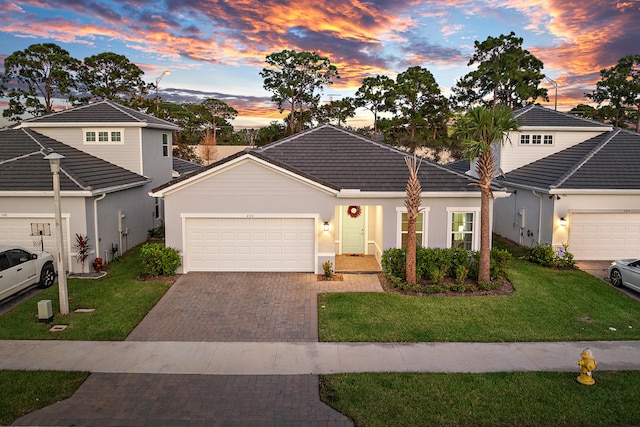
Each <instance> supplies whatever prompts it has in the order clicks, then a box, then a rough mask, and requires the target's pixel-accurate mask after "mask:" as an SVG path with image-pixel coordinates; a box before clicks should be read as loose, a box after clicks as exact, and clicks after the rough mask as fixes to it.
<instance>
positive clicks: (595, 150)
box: [549, 129, 620, 188]
mask: <svg viewBox="0 0 640 427" xmlns="http://www.w3.org/2000/svg"><path fill="white" fill-rule="evenodd" d="M619 133H620V129H616V130H613V131H611V135H609V137H608V138H607V139H605V140H604V141H602V142H601V143H599V144H596V146H595V147H594V148H593V149H592V150H591V151H590V152H589V153H588V154H587V155H586V156H584V157H583V158H582V161H581V162H580V163H578V164H576V165H575V166H574V167H573V168H571V169H570V170H568V171H567V172H566V173H565V174H564V175H562V176H561V177H560V178H559V179H558V180H557V181H556V184H555V185H550V186H549V187H550V188H557V187H560V186H561V185H562V184H564V183H565V181H566V180H568V179H569V178H570V177H571V176H572V175H573V174H575V173H576V172H577V171H578V170H580V168H581V167H582V166H583V165H584V164H585V163H587V162H588V161H589V160H591V159H592V158H593V156H595V155H596V154H597V153H598V152H599V151H600V150H602V149H603V148H604V146H605V145H607V144H608V143H609V142H610V141H611V140H612V139H613V138H615V137H616V136H617V135H618V134H619ZM585 142H586V141H585ZM574 147H575V145H574ZM569 148H571V147H569Z"/></svg>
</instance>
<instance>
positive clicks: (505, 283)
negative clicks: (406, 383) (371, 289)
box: [378, 273, 514, 297]
mask: <svg viewBox="0 0 640 427" xmlns="http://www.w3.org/2000/svg"><path fill="white" fill-rule="evenodd" d="M378 279H379V280H380V284H381V285H382V289H384V291H385V292H391V293H395V294H401V295H412V296H421V297H429V296H434V297H435V296H441V297H442V296H445V297H474V296H484V295H510V294H512V293H513V291H514V288H513V285H512V284H511V282H510V281H509V280H508V279H506V278H504V277H503V278H501V279H499V280H501V281H502V286H501V287H499V288H497V289H489V290H486V291H484V290H478V291H474V292H470V291H467V292H456V291H453V290H450V291H448V292H436V293H430V292H417V291H410V290H402V289H397V288H394V287H392V286H391V283H390V282H389V280H387V278H386V276H385V275H384V274H382V273H381V274H379V275H378ZM419 284H420V285H421V286H423V287H426V286H429V285H430V284H431V282H430V281H422V282H420V283H419ZM440 284H446V285H454V284H455V280H454V279H452V278H450V277H447V278H445V279H444V280H443V281H442V282H440ZM465 285H467V286H469V285H477V283H476V282H475V281H473V280H471V279H467V280H465Z"/></svg>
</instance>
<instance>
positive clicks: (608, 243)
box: [569, 212, 640, 261]
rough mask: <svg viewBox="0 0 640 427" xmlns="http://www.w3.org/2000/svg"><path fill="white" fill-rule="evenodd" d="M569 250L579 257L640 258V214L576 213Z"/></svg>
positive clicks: (572, 223)
mask: <svg viewBox="0 0 640 427" xmlns="http://www.w3.org/2000/svg"><path fill="white" fill-rule="evenodd" d="M570 221H571V222H570V224H569V252H571V253H572V254H573V255H574V257H575V259H577V260H607V261H610V260H615V259H623V258H638V257H640V213H638V212H629V213H620V212H615V213H573V214H571V218H570Z"/></svg>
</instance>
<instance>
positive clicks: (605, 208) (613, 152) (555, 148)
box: [494, 105, 640, 260]
mask: <svg viewBox="0 0 640 427" xmlns="http://www.w3.org/2000/svg"><path fill="white" fill-rule="evenodd" d="M515 116H516V117H518V118H519V119H520V120H521V126H520V130H519V131H518V132H512V133H511V135H510V140H511V143H510V144H509V143H507V144H505V145H504V146H503V147H501V148H499V149H498V153H497V158H498V165H499V168H500V175H499V176H498V177H496V180H495V182H496V183H497V184H498V185H500V186H503V187H506V188H507V189H508V191H509V192H510V193H511V195H510V197H508V198H500V199H497V200H496V201H495V206H494V231H495V232H496V233H497V234H500V235H502V236H504V237H507V238H509V239H511V240H513V241H515V242H518V243H520V244H523V245H527V246H534V245H535V244H537V243H542V244H551V245H553V246H554V247H560V246H562V245H563V244H568V246H569V251H570V252H571V253H572V254H573V255H574V257H575V258H576V259H579V260H613V259H619V258H629V257H638V256H639V255H640V197H639V196H640V168H638V161H637V159H639V158H640V134H637V133H635V132H630V131H626V130H621V129H615V128H613V127H612V126H610V125H608V124H603V123H599V122H595V121H591V120H587V119H583V118H579V117H575V116H572V115H570V114H565V113H561V112H557V111H553V110H550V109H547V108H544V107H541V106H534V105H532V106H528V107H525V108H523V109H520V110H517V111H516V112H515Z"/></svg>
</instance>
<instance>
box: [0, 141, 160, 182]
mask: <svg viewBox="0 0 640 427" xmlns="http://www.w3.org/2000/svg"><path fill="white" fill-rule="evenodd" d="M51 152H56V153H58V154H62V155H63V156H64V157H65V158H64V159H62V160H61V162H60V165H61V172H60V189H61V190H62V191H92V192H100V191H104V190H110V189H113V187H122V186H136V185H142V184H144V183H146V182H148V181H149V180H148V178H146V177H144V176H141V175H138V174H136V173H134V172H131V171H129V170H127V169H124V168H121V167H119V166H116V165H114V164H111V163H109V162H106V161H104V160H102V159H99V158H97V157H94V156H92V155H90V154H87V153H85V152H83V151H80V150H78V149H76V148H73V147H70V146H68V145H65V144H63V143H61V142H59V141H57V140H55V139H51V138H49V137H46V136H44V135H42V134H39V133H37V132H35V131H33V130H31V129H2V130H0V191H51V190H52V188H53V183H52V182H53V181H52V177H51V169H50V167H49V161H48V160H46V159H44V157H45V156H46V155H47V154H50V153H51Z"/></svg>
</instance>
